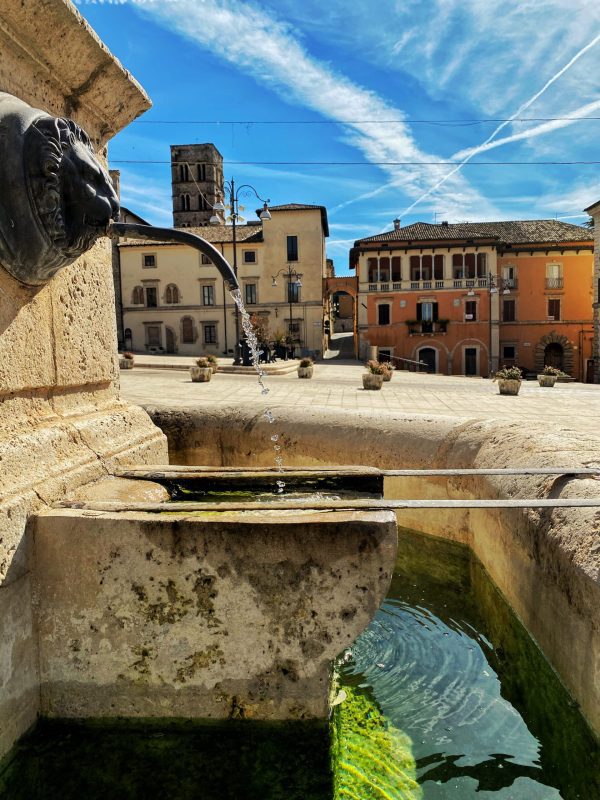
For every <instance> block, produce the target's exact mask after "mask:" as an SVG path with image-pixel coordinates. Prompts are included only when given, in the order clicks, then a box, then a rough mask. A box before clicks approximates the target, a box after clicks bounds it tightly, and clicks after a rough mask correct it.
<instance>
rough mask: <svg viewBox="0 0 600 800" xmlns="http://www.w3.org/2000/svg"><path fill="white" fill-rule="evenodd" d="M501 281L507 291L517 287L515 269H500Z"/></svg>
mask: <svg viewBox="0 0 600 800" xmlns="http://www.w3.org/2000/svg"><path fill="white" fill-rule="evenodd" d="M502 280H503V281H504V286H505V287H506V288H507V289H514V288H515V287H516V285H517V268H516V267H513V266H506V267H502Z"/></svg>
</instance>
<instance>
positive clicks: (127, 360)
mask: <svg viewBox="0 0 600 800" xmlns="http://www.w3.org/2000/svg"><path fill="white" fill-rule="evenodd" d="M133 363H134V358H133V353H123V355H121V356H119V367H120V368H121V369H133Z"/></svg>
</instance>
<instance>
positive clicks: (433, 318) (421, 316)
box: [417, 301, 438, 322]
mask: <svg viewBox="0 0 600 800" xmlns="http://www.w3.org/2000/svg"><path fill="white" fill-rule="evenodd" d="M437 318H438V304H437V303H434V302H430V301H426V302H423V303H417V319H418V320H419V322H437Z"/></svg>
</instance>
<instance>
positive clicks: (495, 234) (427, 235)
mask: <svg viewBox="0 0 600 800" xmlns="http://www.w3.org/2000/svg"><path fill="white" fill-rule="evenodd" d="M451 239H460V240H463V239H495V240H497V241H498V242H499V243H502V244H507V245H516V244H536V243H544V242H589V241H592V239H593V234H592V233H591V231H590V229H589V228H585V227H583V226H581V225H572V224H571V223H569V222H560V221H559V220H555V219H532V220H516V221H506V222H459V223H453V224H447V225H442V224H438V225H432V224H430V223H428V222H415V223H414V224H413V225H406V226H405V227H401V228H398V230H393V231H387V232H386V233H380V234H378V235H376V236H367V237H365V238H364V239H358V240H357V241H356V242H355V243H354V246H355V247H360V246H361V245H363V244H369V243H371V242H373V243H377V242H424V241H447V240H451Z"/></svg>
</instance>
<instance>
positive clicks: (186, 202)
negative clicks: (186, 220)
mask: <svg viewBox="0 0 600 800" xmlns="http://www.w3.org/2000/svg"><path fill="white" fill-rule="evenodd" d="M181 210H182V211H189V210H190V196H189V194H182V195H181Z"/></svg>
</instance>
